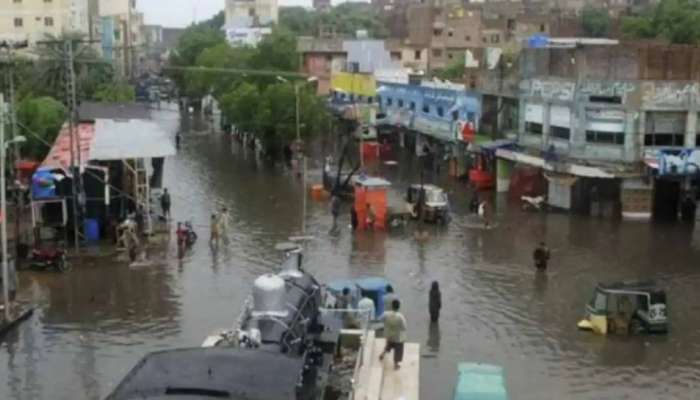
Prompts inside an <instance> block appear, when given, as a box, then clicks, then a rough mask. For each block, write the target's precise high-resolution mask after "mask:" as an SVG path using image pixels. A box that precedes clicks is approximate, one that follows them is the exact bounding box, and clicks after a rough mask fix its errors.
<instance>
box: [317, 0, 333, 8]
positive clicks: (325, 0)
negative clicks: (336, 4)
mask: <svg viewBox="0 0 700 400" xmlns="http://www.w3.org/2000/svg"><path fill="white" fill-rule="evenodd" d="M313 7H314V10H316V11H326V10H329V9H330V8H331V0H313Z"/></svg>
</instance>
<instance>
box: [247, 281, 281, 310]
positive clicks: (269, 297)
mask: <svg viewBox="0 0 700 400" xmlns="http://www.w3.org/2000/svg"><path fill="white" fill-rule="evenodd" d="M284 296H285V287H284V279H282V278H281V277H279V276H277V275H274V274H265V275H261V276H260V277H258V279H256V280H255V283H254V284H253V312H254V313H275V314H279V315H284V314H286V313H287V311H286V308H285V306H284V305H285V301H284Z"/></svg>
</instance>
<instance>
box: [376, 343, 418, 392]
mask: <svg viewBox="0 0 700 400" xmlns="http://www.w3.org/2000/svg"><path fill="white" fill-rule="evenodd" d="M387 358H389V357H387ZM383 372H384V374H383V375H384V383H383V385H382V391H381V396H380V399H381V400H399V399H401V400H418V397H419V392H418V390H419V387H418V381H419V379H420V346H419V345H418V343H406V344H405V345H404V358H403V362H402V363H401V368H400V369H399V370H395V369H394V363H393V362H392V361H387V362H385V363H384V371H383Z"/></svg>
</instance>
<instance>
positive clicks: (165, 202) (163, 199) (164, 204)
mask: <svg viewBox="0 0 700 400" xmlns="http://www.w3.org/2000/svg"><path fill="white" fill-rule="evenodd" d="M160 208H162V209H163V217H165V219H169V218H170V193H168V188H165V189H163V194H162V195H161V196H160Z"/></svg>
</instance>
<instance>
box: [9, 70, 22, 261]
mask: <svg viewBox="0 0 700 400" xmlns="http://www.w3.org/2000/svg"><path fill="white" fill-rule="evenodd" d="M8 75H9V79H8V80H9V81H10V82H9V83H10V85H9V86H10V129H11V130H12V139H13V140H14V139H15V138H17V136H18V135H19V132H18V129H17V111H16V110H17V107H16V105H17V102H16V99H15V78H14V75H15V74H14V67H13V66H10V70H9V72H8ZM20 159H21V156H20V152H19V146H15V147H14V154H13V160H14V163H15V166H14V177H15V184H16V185H17V187H16V188H15V194H16V196H15V201H16V203H15V250H17V248H18V247H17V246H18V245H19V243H20V233H21V230H22V229H21V224H22V214H23V213H24V196H23V195H22V191H21V188H20V187H19V185H20V183H19V161H20Z"/></svg>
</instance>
